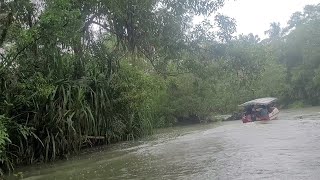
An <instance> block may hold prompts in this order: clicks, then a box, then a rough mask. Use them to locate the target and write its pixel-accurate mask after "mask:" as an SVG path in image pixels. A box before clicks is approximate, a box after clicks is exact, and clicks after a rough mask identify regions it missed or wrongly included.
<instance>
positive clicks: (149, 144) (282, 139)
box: [22, 108, 320, 179]
mask: <svg viewBox="0 0 320 180" xmlns="http://www.w3.org/2000/svg"><path fill="white" fill-rule="evenodd" d="M319 112H320V108H309V109H300V110H287V111H283V112H281V113H280V117H279V119H278V120H274V121H271V122H268V123H259V122H256V123H248V124H242V122H241V121H233V122H225V123H221V124H216V125H212V124H211V125H197V126H189V127H179V128H170V129H164V130H160V132H159V133H158V134H156V135H154V136H152V137H150V138H147V139H145V140H141V141H139V142H131V143H122V144H118V145H114V146H112V147H111V148H109V147H106V148H105V150H102V151H100V152H96V153H92V154H86V155H82V156H80V157H77V158H73V159H71V160H69V161H67V162H58V163H55V164H54V165H46V166H45V167H41V168H40V167H33V168H31V167H28V168H25V169H22V171H24V176H25V177H26V179H319V177H318V176H319V175H320V153H319V152H320V121H317V120H318V119H319V118H320V113H319Z"/></svg>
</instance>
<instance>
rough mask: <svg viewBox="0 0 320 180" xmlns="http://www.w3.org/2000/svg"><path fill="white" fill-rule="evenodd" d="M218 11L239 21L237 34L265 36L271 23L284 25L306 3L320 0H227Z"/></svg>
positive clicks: (316, 2) (314, 2) (319, 0)
mask: <svg viewBox="0 0 320 180" xmlns="http://www.w3.org/2000/svg"><path fill="white" fill-rule="evenodd" d="M226 1H227V2H226V3H225V5H224V7H223V8H222V9H220V10H219V11H218V12H220V13H222V14H224V15H227V16H230V17H233V18H235V20H236V21H237V34H241V33H243V34H249V33H253V34H255V35H259V37H265V35H264V31H266V30H268V29H269V27H270V23H272V22H280V23H281V26H282V27H284V26H286V24H287V21H288V20H289V19H290V16H291V15H292V14H293V13H294V12H296V11H302V10H303V8H304V6H305V5H308V4H318V3H320V0H226Z"/></svg>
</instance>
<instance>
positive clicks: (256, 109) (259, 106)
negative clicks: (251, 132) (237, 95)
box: [239, 97, 280, 123]
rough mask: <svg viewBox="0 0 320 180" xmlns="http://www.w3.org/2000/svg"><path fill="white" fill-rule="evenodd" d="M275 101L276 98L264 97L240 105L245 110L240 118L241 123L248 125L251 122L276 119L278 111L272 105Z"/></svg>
mask: <svg viewBox="0 0 320 180" xmlns="http://www.w3.org/2000/svg"><path fill="white" fill-rule="evenodd" d="M276 101H277V98H274V97H265V98H259V99H254V100H251V101H248V102H245V103H243V104H240V105H239V106H240V107H244V108H245V112H244V113H243V116H242V122H243V123H248V122H253V121H269V120H274V119H277V118H278V114H279V113H280V111H279V109H278V108H277V107H275V105H274V104H275V102H276Z"/></svg>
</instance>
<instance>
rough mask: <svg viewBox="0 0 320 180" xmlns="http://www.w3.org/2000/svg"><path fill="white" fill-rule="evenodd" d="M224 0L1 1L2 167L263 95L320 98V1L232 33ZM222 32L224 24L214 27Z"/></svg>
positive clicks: (126, 136)
mask: <svg viewBox="0 0 320 180" xmlns="http://www.w3.org/2000/svg"><path fill="white" fill-rule="evenodd" d="M223 3H224V1H223V0H211V1H207V0H170V1H168V0H153V1H150V0H139V1H138V0H117V1H106V0H88V1H75V0H37V1H31V0H19V1H16V0H12V1H6V0H0V21H1V26H0V47H1V49H0V50H1V52H0V163H1V168H2V170H10V169H12V167H13V165H17V164H31V163H36V162H47V161H52V160H55V159H57V158H61V157H65V156H66V155H68V154H69V153H74V152H78V151H79V150H80V149H81V148H84V147H88V146H93V145H98V144H104V143H107V144H108V143H113V142H117V141H121V140H133V139H135V138H137V137H141V136H144V135H147V134H150V133H152V129H154V128H160V127H166V126H171V125H174V124H176V123H178V122H202V121H204V122H207V121H212V117H213V115H214V114H217V113H229V112H231V111H234V110H236V109H237V104H239V103H241V102H243V101H246V100H249V99H251V98H255V97H262V96H276V97H279V98H280V100H281V103H282V104H284V105H289V104H292V103H294V104H297V102H298V104H299V103H300V104H312V105H318V104H319V98H320V94H319V90H320V89H319V88H320V67H319V65H320V53H319V52H320V51H319V50H320V49H319V48H320V46H319V44H320V38H319V37H320V36H319V31H318V29H319V28H320V27H319V26H320V24H319V22H320V21H319V18H320V5H318V6H306V7H305V10H304V12H297V13H295V14H293V16H292V18H291V20H290V21H289V22H288V26H287V27H285V28H281V27H280V26H279V24H277V23H273V24H271V28H270V30H268V31H266V33H267V34H268V35H269V38H268V39H264V40H262V41H261V40H260V39H259V37H257V36H254V35H252V34H249V35H240V36H238V37H236V36H234V33H235V32H236V24H235V21H234V19H232V18H229V17H226V16H224V15H222V14H217V15H215V22H214V24H210V23H209V21H207V20H205V21H203V22H201V23H200V24H197V25H193V24H192V19H193V17H194V16H195V15H201V16H204V17H207V16H209V15H212V13H214V12H215V11H216V10H217V9H218V8H220V7H221V6H223ZM212 29H216V31H212Z"/></svg>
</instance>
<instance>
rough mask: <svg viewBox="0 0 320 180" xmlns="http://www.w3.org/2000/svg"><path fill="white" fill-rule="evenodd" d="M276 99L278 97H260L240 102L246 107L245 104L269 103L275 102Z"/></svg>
mask: <svg viewBox="0 0 320 180" xmlns="http://www.w3.org/2000/svg"><path fill="white" fill-rule="evenodd" d="M276 100H277V98H273V97H265V98H259V99H254V100H251V101H248V102H245V103H243V104H240V105H239V106H242V107H244V106H250V105H268V104H271V103H273V102H275V101H276Z"/></svg>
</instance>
